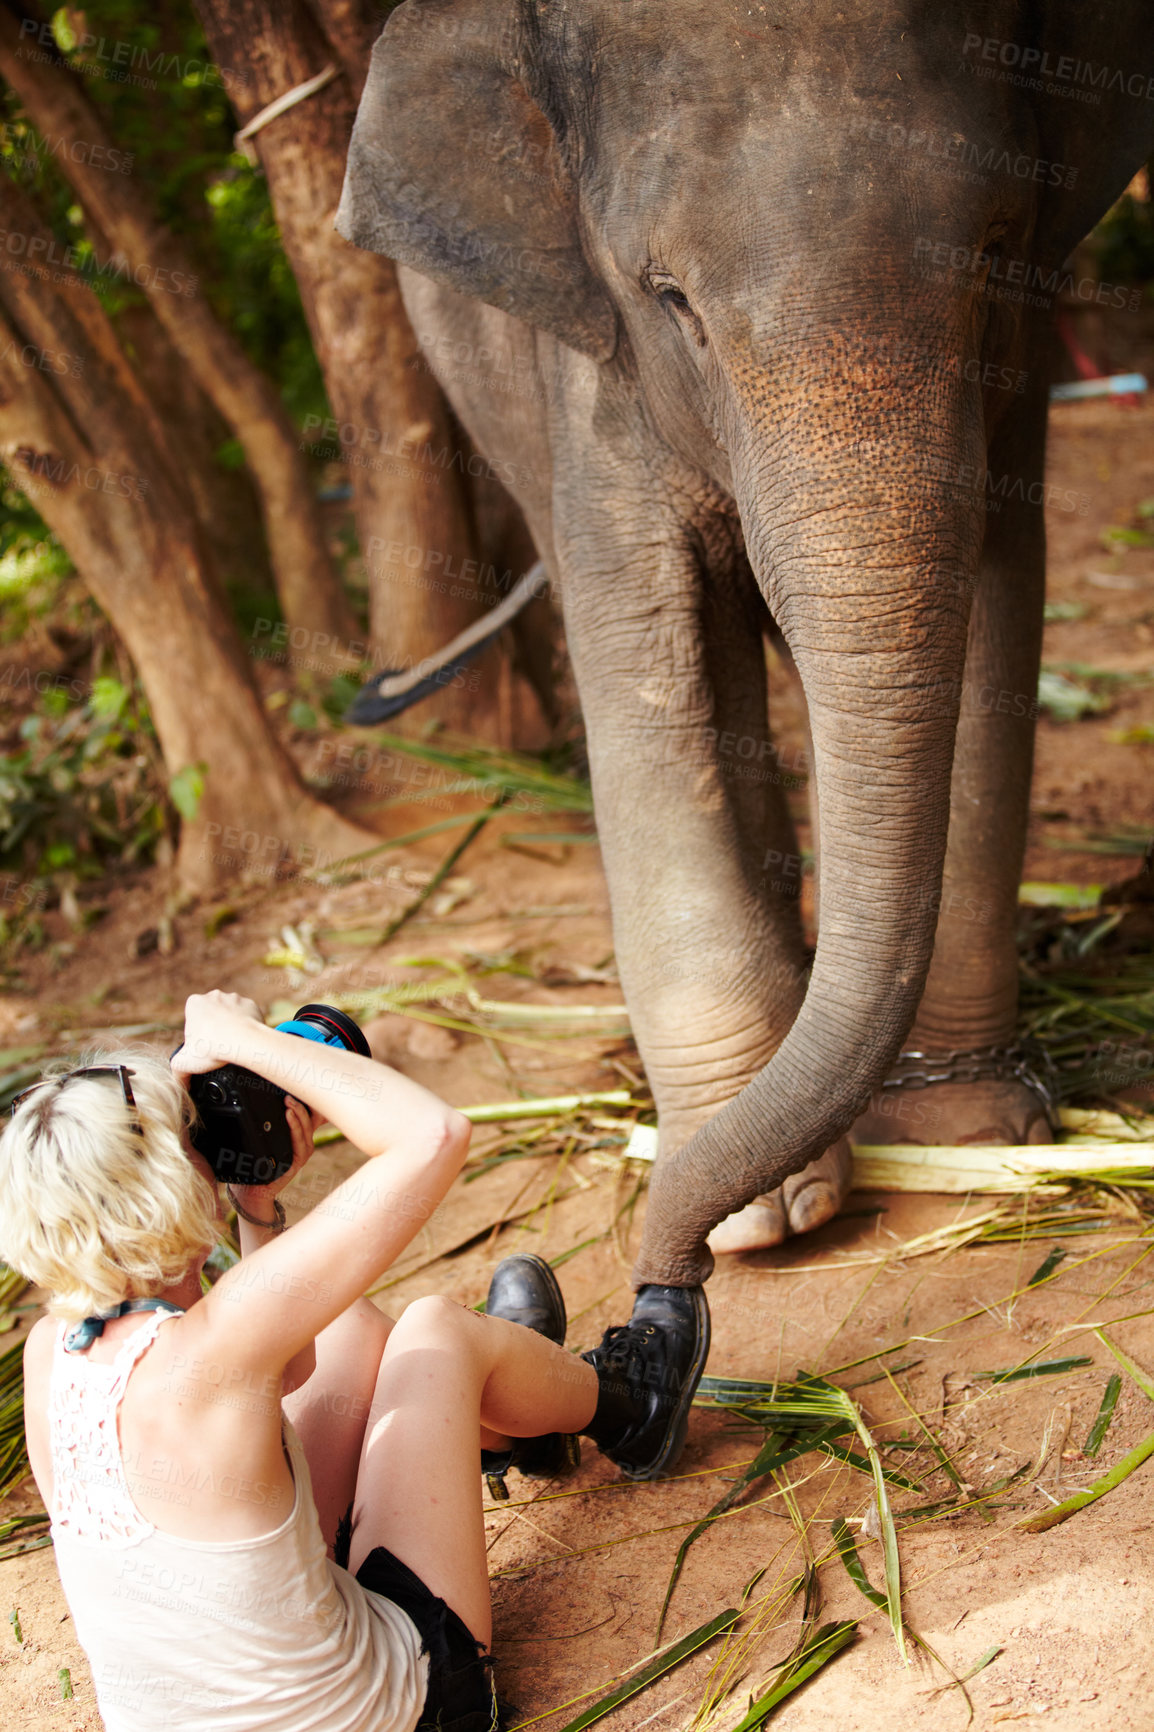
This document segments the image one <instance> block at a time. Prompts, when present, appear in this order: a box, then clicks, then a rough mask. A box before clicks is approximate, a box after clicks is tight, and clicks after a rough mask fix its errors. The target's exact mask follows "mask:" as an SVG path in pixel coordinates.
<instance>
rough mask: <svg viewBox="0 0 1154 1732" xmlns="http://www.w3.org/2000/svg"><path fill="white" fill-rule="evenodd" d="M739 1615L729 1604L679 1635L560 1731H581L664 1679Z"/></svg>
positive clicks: (737, 1610) (727, 1627) (734, 1621)
mask: <svg viewBox="0 0 1154 1732" xmlns="http://www.w3.org/2000/svg"><path fill="white" fill-rule="evenodd" d="M740 1616H741V1612H740V1610H739V1609H737V1608H735V1607H730V1609H729V1611H727V1612H722V1613H720V1614H719V1616H717V1617H716V1618H711V1619H710V1621H709V1622H708V1623H707V1624H700V1625H699V1626H698V1628H697V1629H696V1630H693V1631H691V1632H690V1634H689V1635H688V1636H683V1637H682V1638H681V1640H680V1642H675V1643H674V1644H673V1646H672V1647H671V1648H669V1649H668V1650H667V1651H666V1652H665V1653H664V1654H660V1655H658V1656H657V1658H656V1659H654V1660H651V1661H650V1662H649V1664H648V1666H644V1667H642V1669H641V1671H640V1672H637V1673H636V1674H635V1675H634V1676H633V1677H632V1678H629V1679H627V1680H626V1682H625V1683H624V1684H619V1685H618V1686H617V1688H616V1689H615V1690H610V1692H609V1694H608V1695H607V1696H602V1697H601V1698H600V1700H599V1701H596V1702H594V1703H593V1704H592V1705H591V1706H590V1707H588V1708H586V1709H585V1710H584V1711H583V1712H582V1713H580V1714H578V1716H577V1718H576V1719H575V1720H570V1722H569V1724H568V1725H567V1726H563V1727H562V1729H561V1732H584V1728H585V1727H586V1726H592V1724H593V1722H594V1721H595V1720H600V1719H601V1718H602V1717H603V1716H604V1715H606V1714H609V1713H611V1712H612V1711H613V1709H614V1708H617V1707H620V1705H621V1703H622V1702H628V1700H629V1698H630V1697H631V1696H636V1695H637V1694H638V1693H639V1692H640V1691H642V1690H644V1689H645V1688H646V1686H647V1685H649V1684H652V1683H654V1682H655V1681H656V1680H657V1679H658V1678H664V1676H665V1674H666V1673H667V1672H672V1671H673V1668H674V1667H675V1666H680V1664H681V1662H682V1660H687V1659H688V1658H689V1656H690V1655H691V1654H696V1652H697V1650H698V1649H699V1648H704V1646H705V1644H706V1643H707V1642H712V1640H713V1638H714V1637H715V1636H720V1635H721V1633H722V1631H723V1630H729V1629H732V1627H733V1625H734V1624H735V1623H736V1622H737V1620H738V1618H739V1617H740Z"/></svg>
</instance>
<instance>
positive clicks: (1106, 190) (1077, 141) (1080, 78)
mask: <svg viewBox="0 0 1154 1732" xmlns="http://www.w3.org/2000/svg"><path fill="white" fill-rule="evenodd" d="M1150 42H1151V18H1150V10H1149V0H1111V3H1110V5H1108V6H1094V7H1088V8H1087V9H1086V10H1085V12H1084V13H1080V14H1079V16H1078V20H1077V25H1076V28H1075V29H1073V30H1071V26H1070V22H1069V15H1068V14H1066V13H1065V12H1064V9H1063V8H1061V7H1054V8H1053V9H1052V10H1050V9H1047V10H1046V11H1045V17H1044V22H1043V26H1042V31H1041V34H1040V36H1039V38H1038V46H1039V48H1041V49H1042V50H1043V52H1044V54H1045V56H1046V58H1045V59H1044V60H1043V61H1042V63H1041V64H1042V67H1043V69H1047V71H1048V89H1047V92H1046V94H1045V95H1038V96H1036V97H1034V99H1033V101H1034V113H1035V117H1036V119H1037V123H1038V141H1039V157H1040V158H1041V159H1043V160H1044V161H1046V162H1047V164H1048V171H1047V179H1046V182H1045V192H1044V195H1043V199H1042V205H1041V210H1040V213H1039V240H1040V242H1041V244H1042V247H1043V249H1045V250H1046V251H1048V252H1049V254H1050V256H1051V258H1052V259H1053V260H1055V261H1057V262H1060V261H1061V260H1062V259H1064V258H1067V257H1068V256H1069V255H1070V253H1072V252H1073V250H1074V248H1075V247H1076V246H1077V245H1078V242H1079V241H1080V240H1083V239H1084V238H1085V236H1086V235H1087V234H1089V232H1090V230H1091V229H1092V228H1093V227H1094V225H1095V223H1097V222H1098V221H1100V219H1101V218H1102V217H1103V216H1104V215H1105V213H1106V211H1107V210H1108V209H1109V208H1110V206H1111V205H1112V204H1113V203H1114V202H1115V200H1116V199H1119V198H1121V196H1122V194H1123V193H1124V192H1125V190H1126V187H1127V185H1128V184H1129V182H1130V181H1131V180H1132V179H1133V178H1134V176H1135V175H1136V174H1137V172H1138V170H1139V169H1140V168H1141V167H1142V166H1143V164H1144V163H1145V162H1147V161H1148V160H1149V157H1150V154H1151V152H1152V151H1154V54H1152V52H1151V47H1150ZM1049 69H1057V70H1058V72H1059V74H1060V79H1061V81H1057V80H1053V78H1052V72H1050V71H1049ZM1079 95H1080V96H1087V95H1094V96H1095V97H1096V98H1097V101H1096V103H1087V102H1084V101H1083V102H1080V101H1077V100H1075V98H1076V97H1077V96H1079Z"/></svg>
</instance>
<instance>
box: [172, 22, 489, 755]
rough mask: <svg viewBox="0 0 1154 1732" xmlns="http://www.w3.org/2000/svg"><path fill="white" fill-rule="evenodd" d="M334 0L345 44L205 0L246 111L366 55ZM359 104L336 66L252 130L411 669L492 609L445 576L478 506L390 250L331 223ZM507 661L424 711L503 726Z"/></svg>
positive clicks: (212, 43)
mask: <svg viewBox="0 0 1154 1732" xmlns="http://www.w3.org/2000/svg"><path fill="white" fill-rule="evenodd" d="M331 4H332V8H333V13H332V20H331V27H332V39H333V42H334V43H335V44H336V46H332V45H330V42H329V41H328V40H326V37H325V36H324V35H322V33H321V30H320V29H319V28H318V26H317V23H316V21H315V19H314V18H313V17H312V16H311V15H310V13H309V11H308V10H307V9H306V7H305V5H304V3H303V0H196V5H197V11H198V13H199V15H200V18H201V20H202V23H203V25H204V30H205V34H206V36H207V38H208V42H209V47H210V49H211V50H212V53H213V54H214V56H215V58H216V60H217V62H218V64H220V65H227V66H234V67H235V66H244V67H245V68H246V69H247V70H248V72H249V74H250V76H249V78H248V79H247V80H246V81H245V83H244V85H243V87H242V88H238V89H234V90H233V91H232V92H230V94H231V96H232V99H233V101H234V102H235V103H238V104H239V118H240V119H241V122H242V124H243V123H245V122H247V121H248V120H250V119H251V118H252V116H253V115H254V114H255V113H257V112H258V111H259V110H260V109H261V108H263V107H265V106H266V105H267V104H268V103H270V102H272V101H273V100H275V98H277V97H279V96H282V95H283V94H284V93H285V92H286V91H288V90H291V89H293V88H295V87H296V86H297V85H299V84H302V83H304V82H305V81H306V80H307V79H310V78H312V77H314V76H315V75H316V74H317V73H318V72H320V71H322V70H323V69H324V67H325V65H326V64H327V63H333V64H338V65H340V64H348V63H349V62H350V60H355V48H356V42H357V40H358V31H359V32H361V33H362V34H361V36H360V41H361V44H362V48H363V56H364V60H367V55H368V47H369V43H370V41H371V35H372V32H371V29H370V28H369V27H368V25H367V23H366V21H365V20H364V18H363V9H362V8H360V7H358V6H357V5H356V3H355V0H351V3H350V0H331ZM318 10H319V11H320V13H321V15H322V16H323V17H324V19H325V21H326V27H328V25H329V22H330V6H329V3H328V0H318ZM363 64H364V61H362V65H363ZM361 77H362V79H363V72H362V74H361ZM355 110H356V92H355V87H354V86H352V85H351V84H350V81H349V79H348V78H347V77H345V76H339V77H337V78H335V79H333V80H332V82H331V83H329V84H327V85H326V86H325V87H324V88H323V89H321V90H319V91H317V92H316V93H315V94H314V95H312V96H310V97H308V98H306V99H305V100H304V101H303V102H301V103H300V104H298V105H297V106H296V107H294V108H292V109H291V110H289V111H287V112H286V113H284V114H282V115H281V116H279V117H278V118H277V119H276V120H274V121H272V122H271V123H269V124H268V125H267V126H265V127H263V128H262V129H261V131H260V132H259V133H258V134H257V135H256V136H255V137H254V139H253V144H254V145H255V147H256V149H257V150H258V152H259V153H260V157H261V161H262V163H263V165H264V169H265V173H266V174H267V176H268V181H269V189H270V191H271V194H272V199H273V204H274V207H275V209H276V214H277V221H278V223H279V226H280V231H281V237H282V239H283V242H284V246H285V251H286V252H287V254H288V257H289V260H290V262H291V264H292V267H293V270H294V272H295V274H296V279H297V283H298V285H299V287H300V291H301V297H302V300H303V302H304V307H305V312H306V315H307V317H308V320H309V325H310V328H311V330H312V333H313V341H314V344H315V345H316V350H317V354H318V356H319V358H320V362H321V366H322V368H323V370H324V375H325V383H326V386H327V388H328V393H329V400H330V402H331V404H332V408H333V422H332V423H330V424H329V425H327V426H324V427H320V428H316V429H314V434H315V435H316V436H319V437H318V444H320V445H321V447H322V448H324V449H326V450H331V451H332V452H333V454H334V455H337V454H339V455H340V457H341V458H342V460H343V461H345V462H346V463H347V465H348V471H349V478H350V481H351V483H352V488H353V498H354V507H355V513H356V521H357V530H358V534H359V537H360V543H361V551H362V554H363V556H364V561H365V567H366V571H367V574H368V578H369V595H370V625H371V636H372V659H373V660H374V663H375V665H376V666H377V667H378V668H382V667H391V668H398V669H399V668H406V669H407V668H410V667H412V666H413V665H414V664H415V663H416V662H418V661H420V660H421V659H422V657H424V656H426V655H428V654H429V653H430V652H431V651H434V650H437V649H440V648H441V647H442V646H443V645H444V644H445V643H447V642H448V641H449V639H450V638H452V637H454V636H455V635H456V633H457V632H459V631H461V630H463V628H464V627H465V626H466V625H468V624H470V623H471V622H472V621H473V620H475V619H477V618H479V617H481V615H482V614H483V613H484V612H485V611H486V610H485V606H484V598H483V597H482V596H478V595H477V594H476V592H475V591H474V590H473V587H472V586H471V585H464V584H455V583H453V582H452V581H451V580H449V579H447V578H440V577H438V575H437V574H438V572H446V573H451V572H454V571H459V570H461V568H462V565H463V564H464V563H465V562H466V561H468V560H475V559H476V558H477V548H476V545H475V539H476V538H475V527H474V521H473V514H472V505H471V500H470V496H469V490H468V487H467V485H466V482H465V477H464V463H463V453H462V449H461V444H460V441H459V438H458V435H457V432H456V429H455V424H454V422H453V419H452V415H451V412H450V410H449V408H448V405H447V404H446V402H445V399H444V397H443V396H442V394H441V391H440V388H439V386H438V385H437V383H436V381H435V380H434V379H433V377H432V376H431V374H430V373H429V372H428V370H427V368H425V367H424V366H423V364H422V363H421V356H420V350H419V347H418V344H417V341H416V337H415V336H414V334H413V330H412V327H411V326H410V324H409V321H408V318H407V316H406V314H405V309H404V306H403V304H402V302H401V297H400V290H399V288H398V286H397V278H396V271H395V268H394V266H393V263H392V261H391V260H389V259H384V258H381V257H379V256H378V255H376V254H372V253H367V252H360V251H359V250H358V249H356V248H355V247H351V246H349V245H348V243H347V242H345V241H344V240H342V239H341V238H340V236H339V235H337V233H336V231H335V229H334V228H333V218H334V215H335V213H336V208H337V205H338V203H339V201H340V193H341V186H342V182H343V179H344V169H345V157H346V154H347V150H348V141H349V136H350V133H351V131H352V124H353V117H354V114H355ZM406 440H408V441H409V442H410V445H411V446H419V447H420V449H421V451H422V454H423V459H424V460H423V463H420V462H417V461H414V460H410V459H408V458H407V457H406V456H404V455H401V454H400V453H399V451H398V447H403V445H404V442H405V441H406ZM455 590H467V591H468V593H466V594H454V591H455ZM502 670H503V672H504V680H505V682H506V683H507V681H508V678H509V670H508V667H507V665H506V662H505V658H503V657H501V656H499V654H498V651H497V650H495V649H491V650H489V651H487V652H486V653H485V655H484V657H483V658H482V659H481V660H480V661H478V662H477V663H474V664H473V667H472V668H471V669H470V670H469V674H468V676H467V677H466V679H465V680H464V681H463V682H462V685H461V686H460V687H457V688H449V689H447V690H446V691H445V693H444V694H443V695H440V696H438V697H436V698H434V699H429V700H426V701H425V702H424V703H422V705H421V707H420V710H419V711H417V712H415V715H416V718H417V719H419V721H420V723H421V724H423V723H424V722H426V721H427V720H428V719H429V718H430V716H435V717H437V718H438V719H440V720H442V721H444V722H446V723H447V724H448V725H450V726H453V727H456V728H459V729H467V730H468V731H469V732H470V733H471V734H473V735H480V736H481V737H488V738H493V739H500V738H502V736H504V735H506V734H507V732H508V724H507V721H506V722H505V723H504V725H503V721H502V712H503V711H504V712H505V715H506V717H507V715H508V712H509V708H510V706H509V703H508V693H507V692H505V693H504V701H503V699H502V691H501V685H502ZM471 688H472V689H471Z"/></svg>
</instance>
